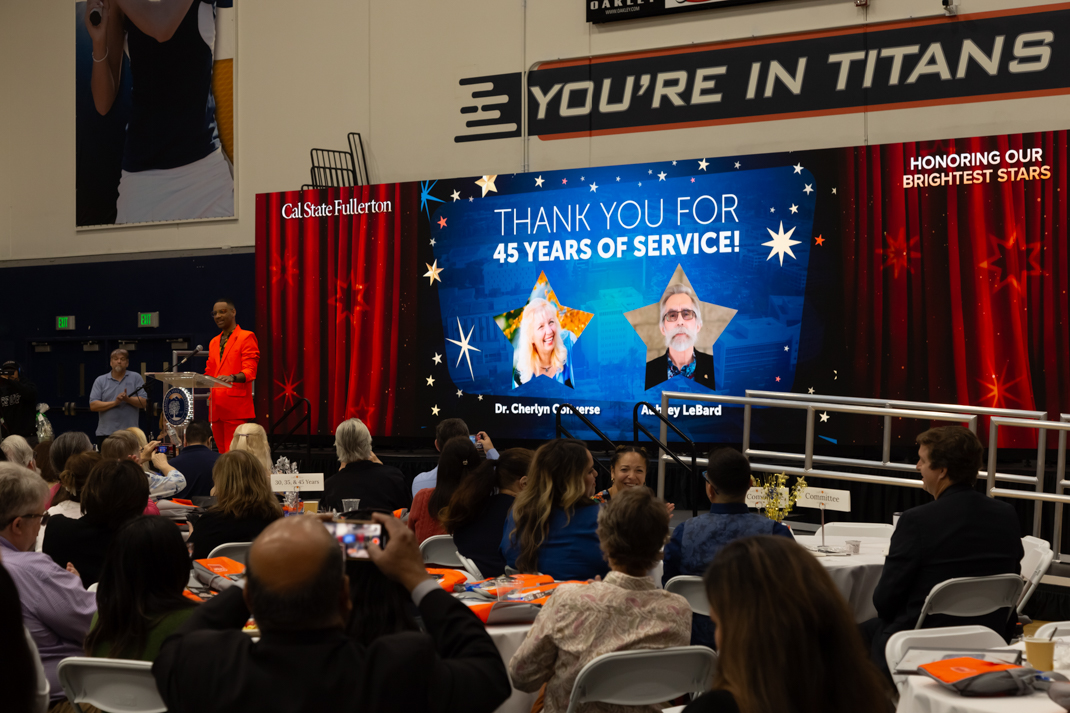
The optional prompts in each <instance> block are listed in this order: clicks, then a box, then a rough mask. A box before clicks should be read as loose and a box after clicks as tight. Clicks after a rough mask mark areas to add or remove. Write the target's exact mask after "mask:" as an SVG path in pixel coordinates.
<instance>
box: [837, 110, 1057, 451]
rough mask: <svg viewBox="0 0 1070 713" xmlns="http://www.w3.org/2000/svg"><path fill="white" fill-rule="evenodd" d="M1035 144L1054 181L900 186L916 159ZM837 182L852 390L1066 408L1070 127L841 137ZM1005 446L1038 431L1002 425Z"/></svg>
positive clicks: (1053, 413)
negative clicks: (932, 138) (958, 136)
mask: <svg viewBox="0 0 1070 713" xmlns="http://www.w3.org/2000/svg"><path fill="white" fill-rule="evenodd" d="M1034 147H1036V148H1042V149H1043V151H1044V154H1043V155H1044V158H1043V161H1042V162H1041V163H1043V164H1045V165H1048V166H1050V167H1051V178H1050V179H1049V180H1026V181H1008V182H1005V183H999V182H997V178H998V176H997V173H996V171H993V173H992V182H991V183H988V184H980V185H977V184H975V185H969V186H966V185H962V186H953V185H952V186H942V187H937V188H909V189H904V188H903V175H904V174H908V173H918V172H920V171H912V170H911V163H910V159H911V158H914V157H920V156H923V155H929V154H945V153H946V154H951V153H965V152H991V151H999V153H1000V155H1001V157H1003V156H1005V155H1006V153H1007V151H1008V150H1009V149H1030V148H1034ZM1026 165H1031V164H1026ZM1003 166H1004V167H1008V166H1009V165H1008V164H1003ZM994 168H996V169H998V168H999V167H998V166H997V167H994ZM950 170H956V169H950ZM959 170H961V169H959ZM936 171H937V172H941V173H942V172H944V171H943V170H941V169H936ZM926 173H928V172H927V171H926ZM840 182H841V185H840V186H838V187H837V192H838V193H839V198H840V201H841V202H840V209H841V210H842V211H843V214H842V246H841V249H842V251H843V253H842V254H843V270H844V283H843V284H844V297H845V299H844V304H845V310H846V313H845V324H846V325H847V329H846V332H847V333H846V335H845V337H846V352H847V357H848V363H849V364H851V365H852V366H851V368H853V370H854V373H853V379H852V380H851V381H850V382H849V383H852V384H853V388H854V391H855V392H856V394H857V395H859V396H867V397H873V398H889V399H908V400H914V401H935V402H941V403H961V404H973V405H983V406H992V407H999V408H1012V409H1027V410H1046V411H1047V412H1048V415H1049V417H1050V418H1054V419H1056V420H1057V419H1058V417H1059V413H1060V411H1066V410H1067V409H1068V408H1070V398H1068V397H1070V364H1068V361H1070V359H1068V346H1070V334H1068V323H1067V305H1068V303H1067V274H1068V268H1070V265H1068V260H1067V132H1065V131H1059V132H1047V133H1037V134H1023V135H1012V136H1001V137H995V138H988V139H980V138H973V139H965V140H949V141H936V142H919V143H905V144H893V145H887V146H874V147H865V148H856V149H845V150H844V151H843V153H842V160H841V164H840ZM826 190H828V189H826ZM984 427H985V433H986V434H987V421H986V422H985V423H984ZM982 438H983V439H985V436H982ZM1000 445H1008V446H1020V447H1025V446H1029V445H1033V446H1034V447H1035V445H1036V439H1035V433H1034V432H1030V431H1023V430H1021V429H1006V428H1002V429H1001V430H1000Z"/></svg>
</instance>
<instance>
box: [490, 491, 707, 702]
mask: <svg viewBox="0 0 1070 713" xmlns="http://www.w3.org/2000/svg"><path fill="white" fill-rule="evenodd" d="M668 531H669V513H668V511H667V509H666V507H665V503H664V502H663V501H661V500H659V499H658V498H656V497H654V495H653V493H651V492H650V490H648V489H647V488H629V489H627V490H622V491H621V492H620V493H618V494H617V495H616V496H615V497H614V498H613V499H612V500H611V501H610V503H609V504H608V505H606V506H604V507H603V508H602V512H601V513H600V516H599V518H598V537H599V540H600V541H601V543H602V551H603V552H604V553H605V556H606V558H607V559H608V560H609V566H610V569H611V570H612V571H611V572H610V573H609V574H607V575H606V578H605V580H604V581H601V582H591V583H589V584H566V585H562V586H561V587H558V588H557V589H556V590H555V592H554V594H553V596H551V597H550V599H549V600H548V601H547V602H546V604H545V606H543V609H542V611H541V612H539V616H538V618H536V619H535V624H534V626H532V628H531V631H529V632H528V635H527V638H526V639H525V640H524V643H523V644H522V645H521V646H520V649H519V650H517V652H516V654H514V655H513V658H512V660H511V661H510V662H509V677H510V678H511V679H512V681H513V686H514V687H516V688H517V689H519V690H521V691H537V690H538V689H539V688H540V687H541V686H542V685H543V684H544V683H545V684H546V695H545V699H544V710H545V711H547V713H558V712H563V711H566V710H567V709H568V702H569V696H570V694H571V692H572V685H573V683H575V681H576V675H577V674H578V673H579V672H580V669H581V668H583V667H584V665H586V664H587V663H589V662H590V661H592V660H593V659H595V658H597V657H598V656H601V655H602V654H607V653H610V652H613V651H629V650H633V649H661V648H666V647H669V646H687V644H688V643H689V641H690V639H691V608H690V607H689V606H688V603H687V600H686V599H684V598H683V597H681V596H680V595H679V594H671V593H669V592H666V591H665V590H663V589H658V588H657V587H656V586H655V584H654V580H653V578H651V577H648V576H647V574H646V573H647V572H648V571H650V570H651V569H652V568H653V567H654V566H655V565H656V564H657V561H658V558H659V557H660V554H659V552H660V550H661V546H662V545H663V544H664V543H665V539H666V536H667V534H668ZM585 710H587V711H591V712H595V711H597V712H598V713H617V712H618V711H619V712H624V711H628V712H629V713H633V712H635V711H655V710H657V709H656V708H654V707H650V706H639V707H636V706H616V705H609V704H601V703H591V704H588V705H587V707H586V709H585Z"/></svg>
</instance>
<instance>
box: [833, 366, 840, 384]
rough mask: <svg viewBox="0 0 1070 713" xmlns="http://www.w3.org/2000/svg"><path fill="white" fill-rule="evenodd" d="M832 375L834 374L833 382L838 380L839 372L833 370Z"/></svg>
mask: <svg viewBox="0 0 1070 713" xmlns="http://www.w3.org/2000/svg"><path fill="white" fill-rule="evenodd" d="M832 373H833V374H835V376H833V377H832V380H833V381H835V380H836V379H838V378H840V372H838V371H836V370H835V369H833V370H832Z"/></svg>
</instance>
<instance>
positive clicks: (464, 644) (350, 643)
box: [152, 513, 511, 713]
mask: <svg viewBox="0 0 1070 713" xmlns="http://www.w3.org/2000/svg"><path fill="white" fill-rule="evenodd" d="M372 517H373V518H374V519H376V520H377V521H378V522H380V523H382V524H383V526H384V527H385V528H386V530H387V532H388V533H389V539H388V542H387V544H386V547H385V548H384V549H379V548H377V547H372V548H370V549H369V554H370V557H371V560H372V566H376V567H378V568H379V569H380V570H381V571H382V573H383V574H385V575H386V576H387V577H388V578H390V579H392V580H394V581H396V582H398V583H399V584H401V585H402V586H403V587H405V589H406V590H408V591H409V592H411V596H412V601H413V602H414V603H415V604H416V606H417V607H418V608H419V611H420V616H421V618H422V620H423V623H424V626H425V627H426V628H427V631H428V633H429V634H430V636H425V635H421V634H416V633H409V632H406V633H399V634H388V635H384V636H380V637H379V638H377V639H376V640H375V641H374V642H372V643H371V644H370V645H367V646H365V645H362V644H360V643H358V642H356V641H354V640H353V639H351V638H349V637H348V636H347V635H346V633H345V630H346V621H347V620H348V619H349V617H350V614H351V611H350V607H351V606H352V604H351V601H350V597H349V596H348V593H347V589H348V586H349V585H348V584H347V578H346V576H345V573H344V570H343V563H342V552H341V548H340V547H339V545H338V542H337V541H336V540H335V539H334V538H333V537H331V536H330V535H329V534H328V532H327V530H326V528H324V526H323V524H322V523H321V522H320V520H319V519H318V518H316V517H314V516H296V517H287V518H283V519H282V520H279V521H277V522H274V523H272V524H271V526H270V527H268V529H266V530H265V531H264V532H263V534H262V535H261V536H260V537H258V538H257V539H256V541H255V542H254V543H253V546H252V548H250V550H249V558H248V568H247V570H246V575H247V577H246V584H245V589H244V590H241V589H238V588H237V587H234V588H232V589H229V590H227V591H225V592H223V593H222V594H220V595H218V596H216V597H213V598H212V599H210V600H209V601H208V602H206V603H205V604H201V605H199V606H197V607H196V608H195V609H194V612H193V615H192V616H191V617H190V618H189V619H188V620H187V621H186V623H185V624H183V625H182V626H181V627H180V628H179V632H178V635H177V636H172V637H171V638H169V639H167V641H165V642H164V644H163V646H162V647H161V649H160V653H159V655H158V656H157V657H156V661H155V663H154V664H153V667H152V671H153V674H154V675H155V677H156V685H157V688H158V689H159V691H160V694H161V696H162V697H163V700H164V702H165V703H166V705H167V710H168V711H169V713H216V712H218V713H233V711H236V710H255V711H265V712H267V713H273V712H275V711H278V712H279V713H282V712H283V711H285V712H286V713H319V712H320V711H376V712H377V713H382V712H389V711H432V712H436V711H443V712H445V711H460V710H464V711H470V712H471V713H490V711H493V710H494V709H495V708H497V707H498V706H499V705H500V704H501V703H502V702H503V701H505V699H506V698H508V697H509V694H510V692H511V689H510V687H509V678H508V676H507V675H506V673H505V666H504V664H503V663H502V659H501V654H499V653H498V649H497V647H496V646H495V645H494V642H493V641H492V640H491V638H490V635H489V634H487V631H486V628H485V627H484V626H483V623H482V622H480V621H479V619H478V618H477V617H476V616H475V615H474V614H472V613H471V612H470V611H469V610H468V607H466V606H465V605H464V604H462V603H461V602H459V601H458V600H456V599H455V598H454V597H452V596H451V595H450V594H449V593H448V592H446V591H445V590H443V589H442V587H440V586H439V585H438V583H437V582H436V581H435V580H433V579H431V577H430V576H429V575H428V574H427V570H426V569H424V563H423V558H422V557H421V556H420V550H419V547H417V545H416V538H415V537H414V536H413V534H412V533H411V532H410V531H409V530H407V529H406V528H405V526H404V525H403V524H402V523H401V522H400V521H398V520H397V519H396V518H393V517H390V516H387V515H384V514H382V513H376V514H374V515H373V516H372ZM250 613H251V614H252V616H253V617H254V619H255V620H256V623H257V625H258V626H259V628H260V631H261V638H260V641H258V642H254V641H253V640H252V639H251V638H250V637H249V636H247V635H246V634H244V633H242V631H241V629H242V626H244V624H245V622H246V621H247V619H248V618H249V615H250ZM282 681H293V682H300V685H297V684H296V683H295V684H294V685H276V684H277V683H278V682H282Z"/></svg>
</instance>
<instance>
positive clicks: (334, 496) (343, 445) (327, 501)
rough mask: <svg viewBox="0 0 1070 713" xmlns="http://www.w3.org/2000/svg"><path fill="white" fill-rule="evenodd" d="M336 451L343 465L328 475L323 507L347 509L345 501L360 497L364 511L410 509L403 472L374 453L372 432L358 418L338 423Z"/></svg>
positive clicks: (323, 508) (341, 510)
mask: <svg viewBox="0 0 1070 713" xmlns="http://www.w3.org/2000/svg"><path fill="white" fill-rule="evenodd" d="M334 450H335V453H337V454H338V460H339V462H340V463H341V464H342V467H341V468H340V469H339V470H338V472H337V473H335V474H334V475H331V476H330V477H328V478H327V482H326V484H325V485H324V486H323V498H322V499H321V500H320V510H335V511H337V512H344V511H345V507H344V505H343V504H342V500H353V499H356V500H360V509H361V510H391V511H392V510H397V509H399V508H407V507H408V506H409V503H410V502H411V500H410V499H409V491H408V489H407V488H406V487H405V478H404V476H402V474H401V471H400V470H398V469H397V468H394V467H392V466H389V465H383V464H382V462H381V461H380V460H379V459H378V458H376V457H375V453H373V452H372V434H371V433H369V432H368V427H367V426H365V425H364V422H363V421H361V420H360V419H359V418H351V419H349V420H347V421H342V422H341V423H340V424H338V428H336V429H335V431H334Z"/></svg>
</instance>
